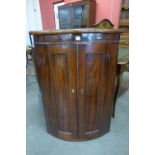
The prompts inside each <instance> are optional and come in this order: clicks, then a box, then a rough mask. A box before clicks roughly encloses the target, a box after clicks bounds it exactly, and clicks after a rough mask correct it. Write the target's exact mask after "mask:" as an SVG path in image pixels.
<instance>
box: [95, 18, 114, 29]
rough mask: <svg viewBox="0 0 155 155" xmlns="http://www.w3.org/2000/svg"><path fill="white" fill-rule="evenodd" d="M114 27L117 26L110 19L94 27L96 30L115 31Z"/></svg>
mask: <svg viewBox="0 0 155 155" xmlns="http://www.w3.org/2000/svg"><path fill="white" fill-rule="evenodd" d="M114 26H115V25H113V24H112V23H111V21H110V20H109V19H103V20H101V21H100V22H99V23H97V24H94V25H93V27H95V28H102V29H113V27H114Z"/></svg>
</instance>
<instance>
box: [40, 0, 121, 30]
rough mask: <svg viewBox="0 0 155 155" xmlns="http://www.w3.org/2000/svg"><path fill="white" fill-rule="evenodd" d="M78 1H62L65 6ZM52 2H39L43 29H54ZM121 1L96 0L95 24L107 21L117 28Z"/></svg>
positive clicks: (43, 0) (50, 0)
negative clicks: (103, 20)
mask: <svg viewBox="0 0 155 155" xmlns="http://www.w3.org/2000/svg"><path fill="white" fill-rule="evenodd" d="M76 1H80V0H64V2H65V4H69V3H72V2H76ZM53 2H54V0H40V8H41V16H42V23H43V29H49V28H55V23H54V9H53V8H54V7H53ZM120 5H121V0H96V23H98V22H99V21H101V20H102V19H104V18H107V19H109V20H110V21H111V22H112V23H113V24H114V25H115V28H116V29H117V28H118V24H119V14H120Z"/></svg>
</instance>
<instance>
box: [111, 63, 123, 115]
mask: <svg viewBox="0 0 155 155" xmlns="http://www.w3.org/2000/svg"><path fill="white" fill-rule="evenodd" d="M121 79H122V73H121V66H120V65H118V68H117V76H116V88H115V94H114V102H113V111H112V117H113V118H114V117H115V107H116V100H117V97H118V92H119V89H120V84H121Z"/></svg>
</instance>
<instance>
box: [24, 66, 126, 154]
mask: <svg viewBox="0 0 155 155" xmlns="http://www.w3.org/2000/svg"><path fill="white" fill-rule="evenodd" d="M27 70H28V72H27V83H26V87H27V89H26V93H27V95H26V99H27V104H26V109H27V120H26V122H27V135H26V137H27V155H128V154H129V146H128V145H129V142H128V140H129V133H128V130H129V126H128V123H129V120H128V109H129V108H128V103H129V102H128V100H129V95H128V93H129V92H128V81H129V76H128V73H124V75H123V81H122V84H121V89H120V95H119V97H118V100H117V105H116V116H115V118H114V119H112V122H111V131H110V132H109V133H108V134H106V135H105V136H102V137H100V138H97V139H94V140H90V141H82V142H69V141H64V140H60V139H58V138H55V137H53V136H51V135H49V134H48V133H47V132H46V125H45V118H44V111H43V104H42V100H41V96H40V92H39V88H38V84H37V81H36V78H35V76H34V73H33V71H34V69H33V67H32V65H28V67H27Z"/></svg>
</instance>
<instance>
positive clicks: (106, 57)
mask: <svg viewBox="0 0 155 155" xmlns="http://www.w3.org/2000/svg"><path fill="white" fill-rule="evenodd" d="M70 32H73V33H65V34H64V33H62V34H61V33H60V32H58V34H55V33H54V32H53V33H54V34H51V33H52V32H49V33H47V32H31V34H33V37H34V44H35V60H36V66H37V73H38V79H39V84H40V88H41V92H42V95H43V100H44V110H45V117H46V124H47V131H48V132H49V133H50V134H52V135H54V136H56V137H59V138H62V139H65V140H88V139H92V138H96V137H99V136H101V135H104V134H105V133H107V132H109V130H110V121H111V113H112V101H113V97H114V88H115V76H116V65H117V52H118V45H119V35H120V34H119V32H118V31H111V30H109V31H105V32H103V31H100V32H97V30H94V31H93V30H92V29H91V31H90V32H89V31H88V30H87V31H86V30H83V31H78V32H77V31H75V30H70ZM74 32H76V33H74ZM84 32H85V33H84Z"/></svg>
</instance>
